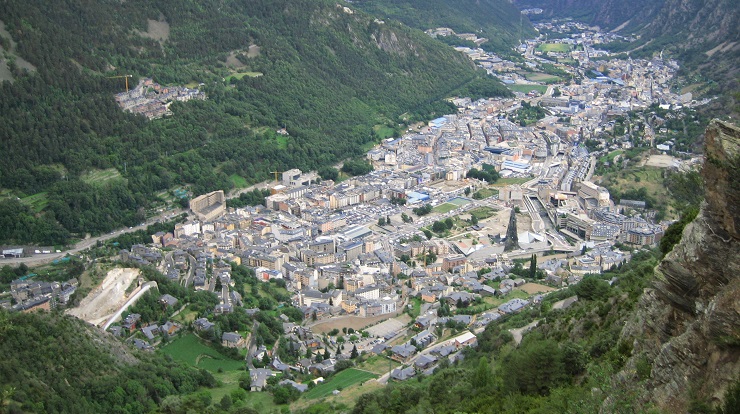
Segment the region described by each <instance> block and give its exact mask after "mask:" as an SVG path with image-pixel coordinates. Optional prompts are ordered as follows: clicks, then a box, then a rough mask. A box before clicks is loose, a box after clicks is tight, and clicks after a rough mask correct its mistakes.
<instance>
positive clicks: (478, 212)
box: [469, 207, 496, 220]
mask: <svg viewBox="0 0 740 414" xmlns="http://www.w3.org/2000/svg"><path fill="white" fill-rule="evenodd" d="M469 213H470V215H471V216H475V217H476V218H478V220H485V219H487V218H489V217H491V216H493V215H495V214H496V210H495V209H492V208H491V207H478V208H475V209H473V210H470V211H469Z"/></svg>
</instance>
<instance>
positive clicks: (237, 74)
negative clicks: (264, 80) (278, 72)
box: [226, 72, 262, 82]
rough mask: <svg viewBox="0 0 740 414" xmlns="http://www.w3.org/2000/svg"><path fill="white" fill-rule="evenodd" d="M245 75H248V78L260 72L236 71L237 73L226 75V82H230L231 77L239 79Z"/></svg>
mask: <svg viewBox="0 0 740 414" xmlns="http://www.w3.org/2000/svg"><path fill="white" fill-rule="evenodd" d="M245 76H249V77H250V78H256V77H257V76H262V73H260V72H237V73H234V74H232V75H229V76H227V77H226V82H230V81H231V79H241V78H243V77H245Z"/></svg>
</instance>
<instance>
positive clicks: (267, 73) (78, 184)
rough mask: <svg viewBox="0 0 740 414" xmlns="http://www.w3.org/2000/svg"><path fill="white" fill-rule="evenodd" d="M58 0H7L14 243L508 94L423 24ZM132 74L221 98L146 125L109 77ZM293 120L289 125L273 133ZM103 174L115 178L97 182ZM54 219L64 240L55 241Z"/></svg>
mask: <svg viewBox="0 0 740 414" xmlns="http://www.w3.org/2000/svg"><path fill="white" fill-rule="evenodd" d="M49 7H51V6H50V4H49V2H48V1H44V0H31V1H26V2H9V3H7V4H4V5H3V8H2V9H1V10H0V20H1V21H2V22H3V23H4V26H5V29H6V30H7V32H6V33H7V34H2V31H0V38H2V42H1V43H0V45H2V47H3V49H4V50H6V51H12V53H10V54H8V56H9V58H8V59H6V63H7V65H8V67H9V69H10V72H11V73H12V75H13V76H12V78H13V79H12V82H11V81H10V80H6V81H4V82H2V84H0V121H1V122H0V152H2V154H3V157H2V158H0V188H2V189H4V190H3V191H2V194H3V198H2V200H3V201H0V204H1V206H0V208H2V209H3V211H4V212H7V217H9V218H12V219H10V220H7V222H6V221H3V222H2V225H3V227H2V228H0V234H1V235H2V236H0V243H8V242H19V243H25V242H39V243H47V244H50V243H64V242H65V241H66V240H67V238H68V237H69V236H70V234H69V232H72V233H79V232H94V233H95V232H103V231H109V230H110V229H112V228H114V227H116V226H121V225H132V224H134V223H138V222H140V220H141V219H142V218H143V217H144V215H145V209H146V208H147V207H149V206H151V205H152V202H153V201H154V202H156V197H155V196H154V195H155V194H157V193H159V192H162V191H165V190H168V189H171V188H173V187H176V186H188V188H189V189H190V191H191V193H193V194H199V193H203V192H206V191H209V190H214V189H229V188H230V187H232V186H233V183H232V181H231V180H229V177H230V176H234V175H238V176H240V177H242V178H244V179H246V180H247V182H256V181H259V180H262V179H266V178H268V177H269V175H268V172H269V171H273V170H277V171H284V170H285V169H288V168H294V167H297V168H301V169H304V170H308V169H315V168H317V167H319V166H323V165H329V164H332V163H335V162H337V161H339V160H341V159H344V158H346V157H351V156H355V155H359V154H361V153H362V152H363V146H365V145H366V144H369V143H370V142H372V141H373V140H375V139H377V137H376V135H375V133H374V132H373V131H374V130H373V127H374V126H376V125H390V126H392V127H395V128H397V127H398V122H411V121H415V120H420V119H425V118H427V117H430V116H434V115H435V114H442V113H447V112H449V111H451V110H452V108H450V106H449V104H447V103H446V102H444V101H442V98H445V97H448V96H450V95H454V94H455V93H456V92H457V91H460V92H461V93H466V94H468V93H470V92H471V91H470V89H471V87H473V89H475V90H473V91H472V92H477V91H478V90H481V91H484V93H485V94H487V95H491V94H508V93H509V92H508V91H507V90H506V89H505V88H504V87H503V86H502V85H501V84H500V83H498V82H497V81H496V80H494V79H493V78H490V77H486V76H485V75H484V74H480V73H479V72H476V70H475V68H474V66H473V65H472V63H471V62H470V61H469V60H468V59H467V58H466V57H464V56H463V55H462V54H459V53H457V52H455V51H454V50H453V49H452V48H450V47H448V46H446V45H444V44H442V43H441V42H438V41H436V40H434V39H432V38H430V37H428V36H426V35H424V34H423V33H422V32H420V31H415V30H411V29H409V28H407V27H405V26H403V25H401V24H398V23H395V22H393V21H390V20H388V21H385V22H380V21H375V20H374V19H373V18H372V16H368V15H366V14H364V13H362V12H360V11H356V10H352V9H349V8H347V9H345V8H343V7H342V6H339V5H337V4H336V3H335V2H330V1H324V0H320V1H308V0H290V1H287V0H284V1H252V2H228V3H223V2H219V1H215V0H207V1H185V2H175V1H167V0H164V1H158V2H150V1H143V0H133V1H126V2H93V3H91V2H85V1H82V0H65V1H61V2H54V5H53V8H54V10H55V12H54V13H48V10H49ZM15 56H18V57H22V58H23V59H25V60H26V61H28V62H30V64H32V65H33V66H32V67H29V66H28V65H25V66H21V65H19V64H17V62H16V59H15ZM29 69H30V70H29ZM124 74H132V75H134V78H132V79H130V82H131V83H132V84H135V83H136V82H137V80H138V79H140V78H142V77H152V78H154V80H155V81H156V82H159V83H161V84H164V85H185V84H191V85H194V86H195V85H198V84H201V86H200V87H201V88H202V89H203V90H204V91H205V92H206V93H207V96H208V99H207V100H205V101H196V102H188V103H185V104H183V103H174V104H173V105H172V106H171V107H170V109H172V111H173V112H174V115H173V116H171V117H168V118H165V119H161V120H153V121H147V120H146V119H145V118H143V117H141V116H135V115H132V114H128V113H124V112H122V111H121V110H120V109H119V108H118V106H117V105H116V103H115V101H114V99H113V94H114V93H116V92H120V91H122V90H123V88H124V85H123V79H121V78H110V77H111V76H121V75H124ZM283 127H285V128H286V129H287V131H288V132H289V134H290V135H289V136H287V137H285V136H278V135H277V134H276V133H275V131H276V129H278V128H283ZM100 171H109V172H110V171H112V173H108V174H107V175H106V178H105V179H96V177H98V176H99V175H102V174H98V175H96V174H95V173H96V172H100ZM90 172H92V174H91V173H90ZM30 196H33V197H30ZM16 197H17V198H19V199H20V202H18V201H17V200H15V198H16ZM57 222H58V223H60V224H61V227H60V226H59V225H57V224H56V223H57ZM51 227H53V228H55V229H56V231H55V232H54V233H53V234H54V235H55V236H54V237H51V238H50V237H48V236H44V237H42V236H41V235H43V234H48V233H49V232H45V231H43V230H41V229H43V228H51Z"/></svg>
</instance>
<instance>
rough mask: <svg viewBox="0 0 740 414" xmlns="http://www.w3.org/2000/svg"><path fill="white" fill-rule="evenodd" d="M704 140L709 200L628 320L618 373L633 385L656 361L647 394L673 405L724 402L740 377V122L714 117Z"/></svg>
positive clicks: (650, 400) (624, 384)
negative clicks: (628, 348) (626, 354)
mask: <svg viewBox="0 0 740 414" xmlns="http://www.w3.org/2000/svg"><path fill="white" fill-rule="evenodd" d="M705 147H706V149H705V153H706V162H705V164H704V168H703V171H702V175H703V177H704V180H705V182H706V200H705V203H704V204H703V206H702V208H701V210H700V212H699V215H698V216H697V217H696V219H695V220H694V221H693V222H692V223H690V224H688V225H687V226H686V228H685V229H684V232H683V238H682V240H681V242H680V243H679V244H677V245H676V246H675V248H674V249H673V251H671V252H670V253H669V254H667V255H666V257H665V258H664V259H663V260H662V262H661V263H660V264H659V265H658V267H657V268H656V270H655V274H656V281H655V283H654V287H653V288H652V289H648V290H646V292H645V294H644V295H643V297H642V298H641V300H640V303H639V304H638V306H637V308H636V312H635V313H634V315H633V317H632V318H631V319H630V320H629V321H628V322H627V323H626V325H625V327H624V329H623V331H622V340H624V341H629V342H631V343H632V344H633V354H632V357H631V359H630V360H629V361H628V363H627V364H626V365H625V368H624V370H622V371H621V372H620V374H619V375H618V376H617V377H616V385H617V387H616V388H617V389H618V390H622V391H624V390H625V389H629V388H630V387H633V386H634V384H635V383H637V374H636V371H637V365H638V364H640V362H641V361H650V363H651V375H650V378H649V379H648V380H647V381H646V384H645V388H644V389H642V390H639V391H638V392H640V393H641V400H642V402H643V403H644V404H645V405H646V406H649V405H655V406H657V407H659V408H661V409H664V410H666V411H671V412H687V411H688V407H689V406H690V405H691V404H692V403H696V401H703V402H709V403H716V402H719V401H721V400H722V398H723V396H724V393H725V390H726V389H727V387H728V385H730V384H732V383H733V382H734V381H737V380H738V378H739V376H740V243H739V242H740V128H738V127H737V126H734V125H731V124H728V123H724V122H721V121H717V120H715V121H713V122H712V123H711V124H710V126H709V127H708V129H707V133H706V138H705ZM618 393H619V391H615V393H614V394H613V395H618ZM612 398H614V397H612Z"/></svg>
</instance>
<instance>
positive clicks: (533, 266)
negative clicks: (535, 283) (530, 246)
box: [529, 253, 537, 279]
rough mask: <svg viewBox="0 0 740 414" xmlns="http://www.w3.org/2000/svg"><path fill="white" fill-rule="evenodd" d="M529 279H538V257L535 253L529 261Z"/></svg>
mask: <svg viewBox="0 0 740 414" xmlns="http://www.w3.org/2000/svg"><path fill="white" fill-rule="evenodd" d="M529 277H530V278H532V279H536V278H537V255H536V254H534V253H533V254H532V258H531V259H530V261H529Z"/></svg>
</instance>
